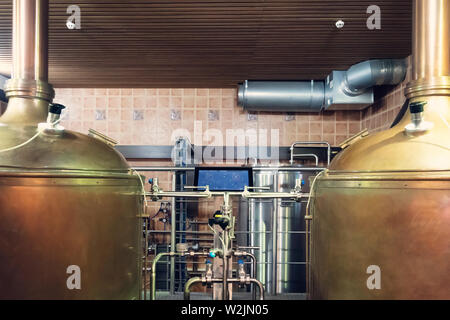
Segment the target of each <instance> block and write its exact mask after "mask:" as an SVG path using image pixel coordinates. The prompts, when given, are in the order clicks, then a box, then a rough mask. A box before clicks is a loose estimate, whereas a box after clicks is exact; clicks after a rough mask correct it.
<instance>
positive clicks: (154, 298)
mask: <svg viewBox="0 0 450 320" xmlns="http://www.w3.org/2000/svg"><path fill="white" fill-rule="evenodd" d="M176 255H180V254H179V253H178V252H161V253H159V254H158V255H156V257H155V259H153V262H152V283H151V287H152V290H151V292H150V299H151V300H156V264H157V263H158V261H159V260H160V259H161V258H162V257H165V256H176Z"/></svg>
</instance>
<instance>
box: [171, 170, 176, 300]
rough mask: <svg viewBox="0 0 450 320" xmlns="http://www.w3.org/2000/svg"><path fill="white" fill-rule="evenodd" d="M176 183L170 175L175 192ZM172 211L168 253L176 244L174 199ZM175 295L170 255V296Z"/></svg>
mask: <svg viewBox="0 0 450 320" xmlns="http://www.w3.org/2000/svg"><path fill="white" fill-rule="evenodd" d="M176 183H177V176H176V173H173V174H172V191H176ZM171 209H172V211H171V212H170V215H171V218H170V219H171V224H170V252H171V253H174V252H175V246H176V242H177V236H176V231H177V229H176V223H175V222H176V218H177V216H176V213H177V212H176V211H177V210H176V198H172V208H171ZM174 293H175V256H174V255H172V256H171V257H170V294H172V295H173V294H174Z"/></svg>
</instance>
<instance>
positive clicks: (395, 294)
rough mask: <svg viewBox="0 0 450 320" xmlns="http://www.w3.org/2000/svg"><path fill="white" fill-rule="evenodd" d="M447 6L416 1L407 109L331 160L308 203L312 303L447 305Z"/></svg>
mask: <svg viewBox="0 0 450 320" xmlns="http://www.w3.org/2000/svg"><path fill="white" fill-rule="evenodd" d="M449 40H450V1H448V0H415V1H414V16H413V57H412V81H411V82H410V83H409V84H408V85H407V88H406V90H405V95H406V97H407V98H408V99H409V110H408V111H407V112H406V113H405V115H404V117H403V119H402V120H401V121H400V122H399V123H398V124H397V125H395V126H394V127H392V128H391V129H388V130H386V131H383V132H379V133H375V134H372V135H369V136H367V137H365V138H362V139H360V140H358V141H357V142H355V143H354V144H352V145H351V146H349V147H348V148H346V149H345V150H343V151H342V152H341V153H340V154H338V155H337V156H336V157H335V159H333V161H332V163H331V165H330V168H329V170H328V171H326V172H324V173H323V174H322V175H320V176H318V177H317V179H316V181H315V188H314V195H313V198H312V200H311V211H310V216H309V217H308V218H309V219H312V220H311V237H310V239H311V240H310V243H309V249H310V250H311V255H310V269H309V275H308V281H309V284H308V287H309V296H310V298H312V299H450V286H449V284H450V272H449V270H450V250H449V248H450V127H449V123H450V56H449V54H450V46H449Z"/></svg>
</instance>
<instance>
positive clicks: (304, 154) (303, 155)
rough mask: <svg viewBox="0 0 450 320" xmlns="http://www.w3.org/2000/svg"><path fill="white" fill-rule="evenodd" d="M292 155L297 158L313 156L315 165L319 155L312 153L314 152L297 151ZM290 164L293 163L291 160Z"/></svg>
mask: <svg viewBox="0 0 450 320" xmlns="http://www.w3.org/2000/svg"><path fill="white" fill-rule="evenodd" d="M294 157H297V158H314V160H315V162H316V167H318V166H319V157H318V156H317V155H316V154H314V153H297V154H294ZM291 164H293V161H292V163H291Z"/></svg>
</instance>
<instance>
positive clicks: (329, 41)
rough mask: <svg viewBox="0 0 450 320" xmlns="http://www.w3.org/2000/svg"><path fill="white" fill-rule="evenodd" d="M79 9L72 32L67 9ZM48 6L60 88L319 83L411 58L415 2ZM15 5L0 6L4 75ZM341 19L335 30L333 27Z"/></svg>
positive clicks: (101, 0)
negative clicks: (375, 19)
mask: <svg viewBox="0 0 450 320" xmlns="http://www.w3.org/2000/svg"><path fill="white" fill-rule="evenodd" d="M75 3H76V4H77V5H79V6H80V8H81V29H80V30H68V29H67V28H66V19H67V17H68V16H69V15H68V14H67V13H66V9H67V6H68V5H70V4H75ZM372 4H374V2H373V1H372V0H359V1H354V0H347V1H343V0H333V1H321V0H308V1H307V0H297V1H294V0H284V1H283V0H280V1H276V0H266V1H264V0H253V1H248V0H247V1H215V0H203V1H189V0H179V1H146V0H145V1H144V0H134V1H131V0H130V1H112V0H94V1H91V0H77V1H75V2H73V1H63V0H50V31H49V32H50V34H49V59H50V62H49V64H50V81H51V83H52V84H54V85H55V86H56V87H230V86H234V85H236V84H237V83H238V82H241V81H243V80H245V79H323V78H324V77H325V76H326V75H327V74H328V73H329V72H330V71H331V70H333V69H346V68H348V67H349V66H350V65H352V64H354V63H356V62H359V61H362V60H366V59H370V58H400V57H406V56H408V55H409V54H410V51H411V50H410V47H411V14H412V13H411V10H412V1H411V0H389V1H388V0H378V1H376V4H377V5H378V6H379V7H380V8H381V27H382V28H381V30H368V29H367V27H366V19H367V17H368V14H367V13H366V9H367V7H368V6H369V5H372ZM11 9H12V0H0V73H9V70H10V59H11V27H12V25H11V24H12V21H11ZM338 19H342V20H344V21H345V26H344V28H343V29H341V30H338V29H336V27H335V25H334V24H335V22H336V21H337V20H338Z"/></svg>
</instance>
